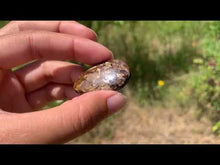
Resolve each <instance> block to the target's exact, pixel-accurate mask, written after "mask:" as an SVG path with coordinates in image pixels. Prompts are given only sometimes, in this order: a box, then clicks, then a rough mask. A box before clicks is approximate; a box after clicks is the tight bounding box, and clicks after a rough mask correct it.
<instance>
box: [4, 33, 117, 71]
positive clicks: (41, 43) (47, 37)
mask: <svg viewBox="0 0 220 165" xmlns="http://www.w3.org/2000/svg"><path fill="white" fill-rule="evenodd" d="M112 57H113V56H112V52H111V51H110V50H108V49H107V48H106V47H104V46H103V45H101V44H99V43H97V42H94V41H92V40H89V39H85V38H81V37H77V36H73V35H69V34H61V33H55V32H45V31H25V32H20V33H16V34H12V35H5V36H1V37H0V68H2V69H10V68H12V67H15V66H17V65H21V64H24V63H26V62H29V61H32V60H36V59H47V60H74V61H78V62H81V63H85V64H89V65H94V64H97V63H100V62H103V61H106V60H109V59H111V58H112Z"/></svg>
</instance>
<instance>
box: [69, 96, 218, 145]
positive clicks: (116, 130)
mask: <svg viewBox="0 0 220 165" xmlns="http://www.w3.org/2000/svg"><path fill="white" fill-rule="evenodd" d="M195 114H196V113H195V110H194V109H189V110H183V109H180V108H178V107H177V108H169V109H167V108H164V107H161V106H158V107H155V106H154V107H149V106H148V107H139V106H137V104H136V103H135V102H134V100H133V99H132V98H131V97H129V104H128V105H127V107H126V108H125V109H124V110H122V111H121V112H119V113H117V114H115V115H114V116H113V117H111V118H109V119H107V120H105V121H103V122H102V123H101V124H100V125H98V126H97V127H96V128H94V129H93V130H92V131H90V132H89V133H87V134H85V135H83V136H81V137H78V138H77V139H75V140H73V141H70V142H69V144H76V143H78V144H79V143H83V144H204V143H206V144H220V138H218V137H217V136H215V135H214V134H213V133H212V130H211V128H212V124H211V122H210V121H209V120H208V119H207V118H205V117H203V118H201V119H200V120H198V119H197V118H196V115H195Z"/></svg>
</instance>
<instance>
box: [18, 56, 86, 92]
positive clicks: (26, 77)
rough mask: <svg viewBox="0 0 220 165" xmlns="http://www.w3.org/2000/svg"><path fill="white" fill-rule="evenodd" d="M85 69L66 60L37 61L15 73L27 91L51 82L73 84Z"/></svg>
mask: <svg viewBox="0 0 220 165" xmlns="http://www.w3.org/2000/svg"><path fill="white" fill-rule="evenodd" d="M83 71H84V69H83V68H82V67H81V66H79V65H76V64H72V63H69V62H64V61H41V60H40V61H37V62H34V63H31V64H29V65H27V66H25V67H23V68H21V69H18V70H16V71H15V72H14V73H15V74H16V77H17V78H18V80H19V81H20V83H21V84H22V85H23V87H24V88H25V91H26V93H27V92H31V91H34V90H37V89H39V88H41V87H43V86H45V85H46V84H48V83H50V82H55V83H60V84H73V83H74V81H75V80H76V78H77V77H78V76H79V75H80V74H82V73H83Z"/></svg>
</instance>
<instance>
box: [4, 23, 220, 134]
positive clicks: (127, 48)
mask: <svg viewBox="0 0 220 165" xmlns="http://www.w3.org/2000/svg"><path fill="white" fill-rule="evenodd" d="M80 22H81V23H82V24H84V25H86V26H88V27H90V28H92V29H93V30H94V31H95V32H96V33H97V34H98V42H100V43H102V44H103V45H105V46H106V47H108V48H109V49H110V50H112V52H113V53H114V56H115V58H118V59H122V60H125V61H126V62H127V63H128V65H129V66H130V69H131V79H130V81H129V84H128V86H127V87H126V88H125V89H124V90H123V91H122V92H125V90H126V89H127V90H129V91H130V92H131V94H132V96H133V98H135V99H136V100H137V101H138V102H139V104H140V106H144V105H150V106H156V105H158V104H160V105H164V106H169V104H175V105H177V106H180V107H190V106H195V105H196V106H197V109H198V112H199V116H201V115H207V116H208V117H209V118H210V119H211V121H213V132H215V133H217V134H220V76H219V73H220V22H219V21H80ZM5 23H6V22H1V24H2V25H3V24H5ZM1 24H0V25H1ZM60 103H61V102H60V101H59V102H57V104H60ZM57 104H56V102H53V103H51V104H50V105H48V106H47V107H50V106H56V105H57ZM110 119H111V118H110ZM110 119H109V120H108V121H106V122H108V123H110V121H111V120H110ZM107 133H108V132H107ZM91 136H92V134H91ZM109 136H110V135H109Z"/></svg>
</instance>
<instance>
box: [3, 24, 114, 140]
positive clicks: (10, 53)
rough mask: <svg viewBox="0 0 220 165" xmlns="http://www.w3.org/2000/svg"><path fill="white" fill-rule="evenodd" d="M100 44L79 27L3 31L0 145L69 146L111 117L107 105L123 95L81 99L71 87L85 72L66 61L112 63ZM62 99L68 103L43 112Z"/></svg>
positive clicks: (98, 93)
mask: <svg viewBox="0 0 220 165" xmlns="http://www.w3.org/2000/svg"><path fill="white" fill-rule="evenodd" d="M96 40H97V36H96V34H95V32H94V31H92V30H91V29H89V28H87V27H85V26H83V25H81V24H79V23H77V22H75V21H17V22H16V21H12V22H10V23H9V24H7V25H6V26H4V27H3V28H2V29H0V125H1V127H0V143H41V144H42V143H46V144H49V143H65V142H67V141H69V140H71V139H73V138H75V137H77V136H79V135H81V134H83V133H85V132H87V131H88V130H90V129H91V128H93V127H94V126H95V125H96V124H97V123H99V122H100V121H101V120H103V119H104V118H106V117H108V116H109V115H110V114H112V113H110V112H109V109H108V107H107V99H108V98H110V97H111V96H114V95H116V94H118V93H117V92H115V91H96V92H89V93H86V94H83V95H80V96H79V95H78V94H76V93H75V91H74V90H73V87H72V86H73V83H74V81H75V80H76V78H77V77H78V76H79V74H81V73H82V72H83V69H82V68H81V66H79V65H76V64H72V63H69V62H66V61H65V60H74V61H78V62H81V63H86V64H90V65H94V64H97V63H100V62H102V61H106V60H109V59H111V58H112V57H113V56H112V53H111V51H110V50H108V49H107V48H106V47H104V46H103V45H101V44H99V43H97V42H96ZM27 62H30V63H29V64H28V65H26V66H25V67H23V68H21V69H18V70H16V71H13V72H12V71H11V68H13V67H16V66H18V65H21V64H24V63H27ZM57 99H67V100H68V101H66V102H65V103H63V104H62V105H60V106H57V107H55V108H50V109H47V110H40V109H41V108H42V107H43V106H44V105H46V104H47V103H48V102H50V101H52V100H57Z"/></svg>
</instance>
